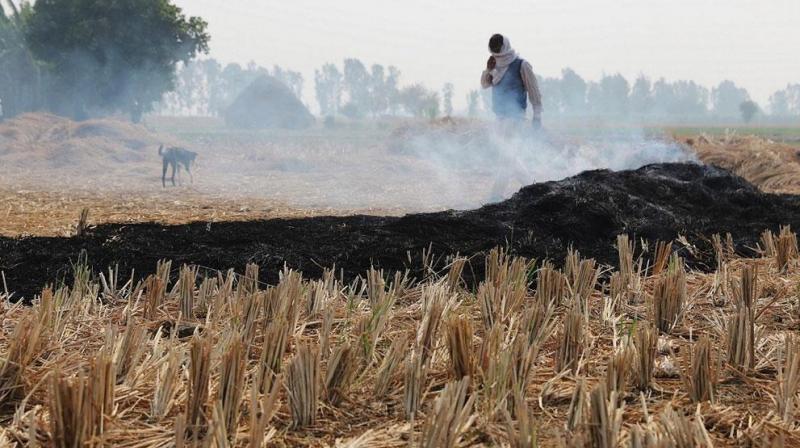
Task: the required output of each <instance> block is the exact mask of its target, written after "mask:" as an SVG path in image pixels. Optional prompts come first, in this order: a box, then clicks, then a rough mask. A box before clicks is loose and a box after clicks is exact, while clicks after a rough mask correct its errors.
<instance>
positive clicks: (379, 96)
mask: <svg viewBox="0 0 800 448" xmlns="http://www.w3.org/2000/svg"><path fill="white" fill-rule="evenodd" d="M369 90H370V95H369V107H368V109H369V111H370V113H371V114H372V116H378V115H380V114H383V113H384V112H386V109H387V108H388V107H389V92H388V91H387V90H386V75H385V71H384V69H383V66H382V65H380V64H374V65H373V66H372V68H371V69H370V79H369Z"/></svg>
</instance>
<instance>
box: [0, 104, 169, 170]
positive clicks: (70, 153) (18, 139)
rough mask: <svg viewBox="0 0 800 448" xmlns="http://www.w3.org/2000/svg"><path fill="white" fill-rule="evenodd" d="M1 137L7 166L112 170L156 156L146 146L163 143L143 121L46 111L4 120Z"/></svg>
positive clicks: (0, 152)
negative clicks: (81, 118)
mask: <svg viewBox="0 0 800 448" xmlns="http://www.w3.org/2000/svg"><path fill="white" fill-rule="evenodd" d="M0 137H2V140H0V164H2V166H3V167H4V168H9V169H30V168H68V167H79V168H80V169H90V170H91V169H108V168H111V167H113V166H114V165H119V164H128V163H135V162H142V161H145V160H149V159H151V158H153V157H154V156H153V154H154V153H155V152H154V151H148V150H147V148H152V147H154V146H156V145H157V144H158V143H159V138H158V137H157V136H156V135H154V134H152V133H151V132H150V131H148V130H147V129H145V128H144V127H142V126H140V125H135V124H132V123H128V122H124V121H117V120H114V119H96V120H87V121H83V122H74V121H72V120H69V119H67V118H63V117H59V116H56V115H50V114H44V113H32V114H25V115H21V116H19V117H16V118H14V119H12V120H8V121H6V122H4V123H2V124H0ZM151 152H152V153H153V154H151Z"/></svg>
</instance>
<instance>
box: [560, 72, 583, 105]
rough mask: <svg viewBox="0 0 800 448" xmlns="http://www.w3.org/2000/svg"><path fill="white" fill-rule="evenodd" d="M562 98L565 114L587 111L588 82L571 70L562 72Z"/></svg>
mask: <svg viewBox="0 0 800 448" xmlns="http://www.w3.org/2000/svg"><path fill="white" fill-rule="evenodd" d="M561 98H562V103H563V107H564V113H565V114H568V115H574V114H580V113H584V112H585V111H586V81H584V80H583V78H581V77H580V76H579V75H578V74H577V73H575V71H574V70H572V69H571V68H565V69H564V70H561Z"/></svg>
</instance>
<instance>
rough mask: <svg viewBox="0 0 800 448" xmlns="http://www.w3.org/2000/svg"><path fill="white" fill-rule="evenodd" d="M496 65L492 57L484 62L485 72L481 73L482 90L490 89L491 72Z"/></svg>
mask: <svg viewBox="0 0 800 448" xmlns="http://www.w3.org/2000/svg"><path fill="white" fill-rule="evenodd" d="M496 65H497V61H495V59H494V56H490V57H489V60H488V61H486V70H484V71H483V73H481V87H483V88H484V89H488V88H489V87H492V70H494V68H495V66H496Z"/></svg>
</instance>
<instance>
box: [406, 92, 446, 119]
mask: <svg viewBox="0 0 800 448" xmlns="http://www.w3.org/2000/svg"><path fill="white" fill-rule="evenodd" d="M400 103H401V104H402V105H403V109H405V111H406V112H407V113H408V114H410V115H413V116H415V117H428V118H436V117H437V116H438V115H439V94H437V93H436V92H431V91H429V90H428V89H426V88H425V87H424V86H423V85H422V84H413V85H411V86H408V87H406V88H404V89H403V90H401V91H400Z"/></svg>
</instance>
